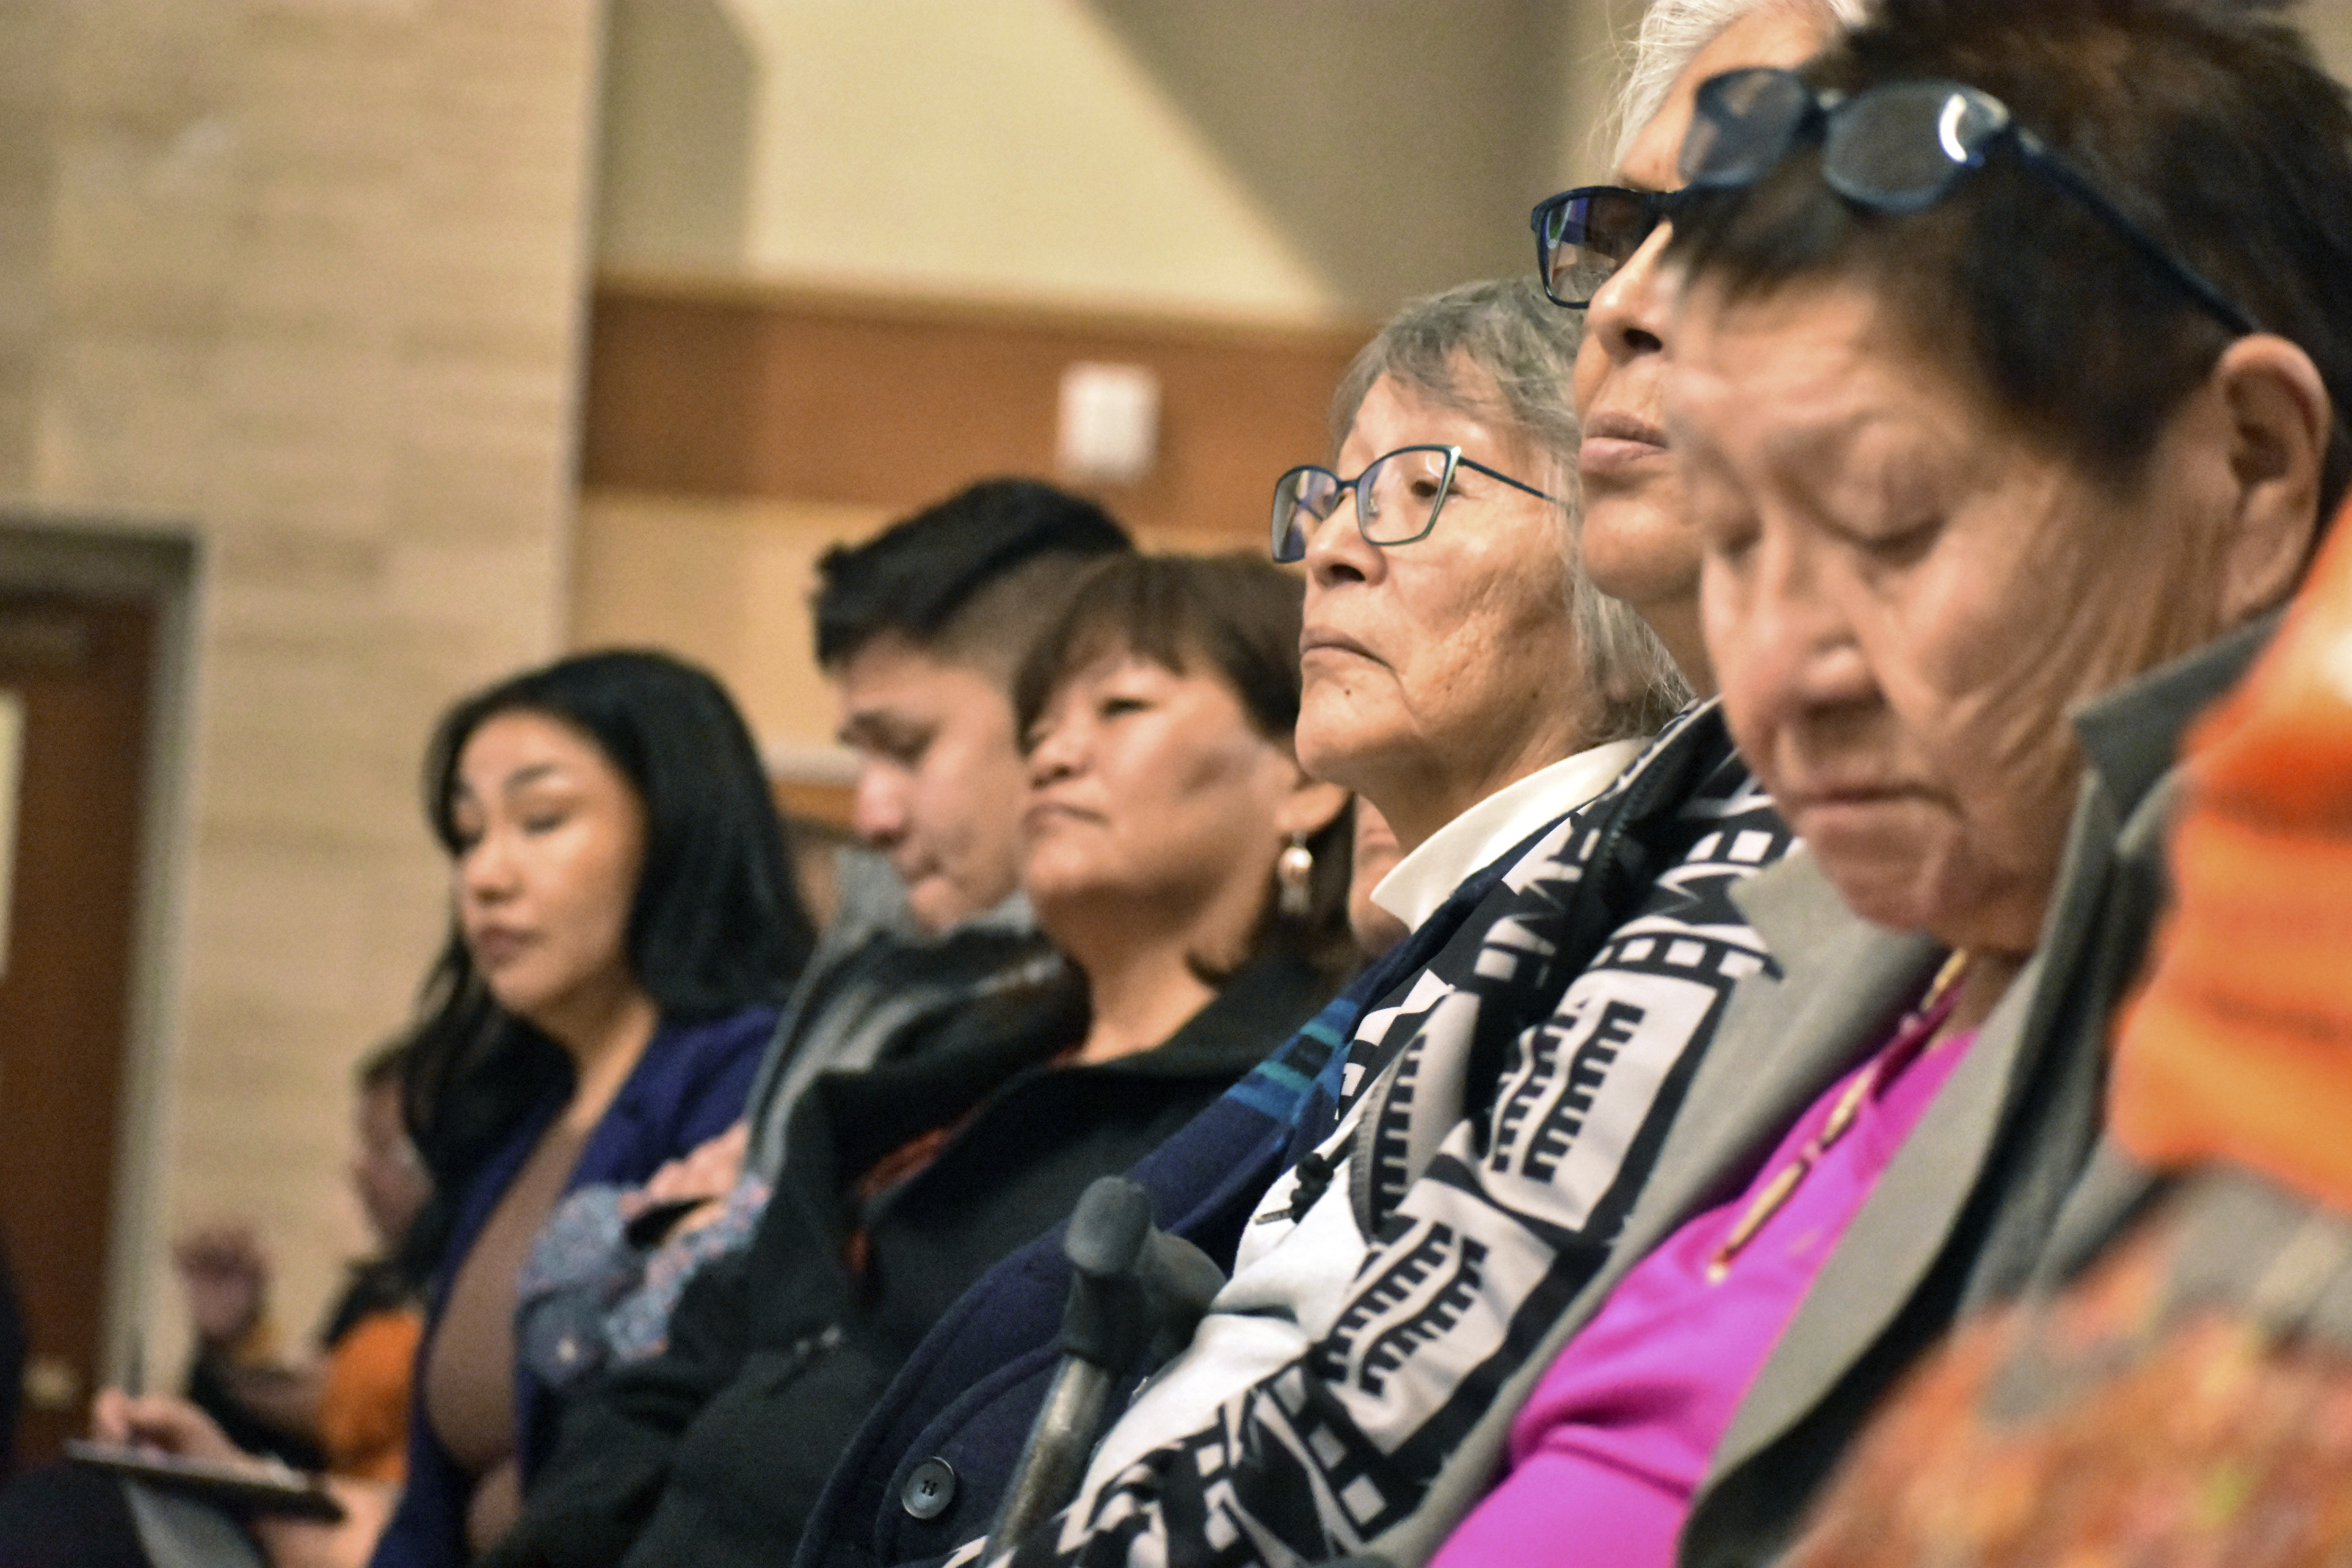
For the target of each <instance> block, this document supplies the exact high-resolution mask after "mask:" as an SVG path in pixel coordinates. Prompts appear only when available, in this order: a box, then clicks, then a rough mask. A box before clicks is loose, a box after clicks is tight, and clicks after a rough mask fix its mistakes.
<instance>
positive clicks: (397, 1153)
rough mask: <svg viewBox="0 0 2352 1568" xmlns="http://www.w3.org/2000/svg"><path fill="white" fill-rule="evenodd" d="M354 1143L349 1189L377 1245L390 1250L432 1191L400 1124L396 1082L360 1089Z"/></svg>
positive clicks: (394, 1249)
mask: <svg viewBox="0 0 2352 1568" xmlns="http://www.w3.org/2000/svg"><path fill="white" fill-rule="evenodd" d="M358 1122H359V1147H358V1149H357V1150H356V1151H355V1152H353V1153H352V1166H351V1177H352V1191H353V1192H355V1193H357V1194H359V1200H360V1208H361V1210H362V1212H363V1213H365V1214H366V1215H367V1222H368V1229H369V1230H370V1231H372V1232H373V1233H374V1236H375V1239H376V1246H377V1247H378V1248H379V1249H380V1250H382V1251H384V1252H393V1251H396V1250H397V1249H398V1248H399V1247H400V1243H401V1239H402V1238H403V1237H405V1236H406V1235H407V1234H408V1227H409V1226H410V1225H411V1224H412V1223H414V1222H415V1218H416V1216H417V1215H418V1214H419V1213H420V1212H421V1211H422V1210H423V1209H424V1207H425V1199H426V1198H428V1197H430V1196H432V1194H433V1183H432V1179H431V1178H430V1177H428V1176H426V1175H425V1163H424V1162H423V1161H421V1160H419V1159H418V1158H417V1157H416V1151H415V1148H413V1147H412V1146H411V1145H410V1144H409V1142H408V1130H407V1129H406V1128H405V1127H404V1126H402V1125H401V1120H400V1085H399V1084H398V1083H397V1082H396V1081H395V1082H392V1083H383V1084H377V1085H375V1086H374V1087H373V1088H370V1089H362V1090H361V1091H360V1100H359V1111H358Z"/></svg>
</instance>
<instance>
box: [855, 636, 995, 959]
mask: <svg viewBox="0 0 2352 1568" xmlns="http://www.w3.org/2000/svg"><path fill="white" fill-rule="evenodd" d="M839 689H840V695H841V726H840V731H839V733H840V737H841V741H842V743H843V744H844V745H846V746H848V747H849V748H850V749H851V750H853V751H855V752H856V753H857V794H856V804H855V806H854V808H853V814H852V818H851V821H852V826H854V827H855V828H856V832H857V836H858V837H860V838H861V839H863V840H865V841H866V843H867V844H869V845H871V846H872V847H875V848H877V849H878V850H880V851H882V853H884V854H885V855H887V856H888V857H889V858H890V863H891V864H892V865H893V866H894V867H896V868H898V875H899V877H900V879H903V880H904V881H905V883H906V884H907V902H908V908H909V909H910V910H912V912H913V914H914V917H915V920H916V921H917V922H918V923H919V924H920V925H921V926H922V927H923V928H924V929H925V930H927V931H944V930H946V929H947V928H948V927H950V926H951V925H954V924H956V923H957V922H958V921H965V920H969V919H971V917H972V916H974V915H977V914H981V913H982V912H984V911H985V910H990V909H992V908H993V907H994V906H996V905H997V904H999V903H1001V902H1003V900H1005V899H1006V898H1008V897H1010V896H1011V894H1012V892H1013V889H1014V887H1015V886H1016V885H1017V882H1018V879H1019V877H1020V873H1021V806H1022V801H1023V798H1024V795H1025V794H1026V792H1027V788H1028V782H1027V778H1026V775H1025V771H1024V768H1023V766H1022V762H1021V752H1020V748H1019V747H1018V746H1016V745H1015V744H1014V743H1013V704H1012V702H1011V700H1009V699H1008V698H1007V697H1006V696H1005V694H1004V692H1003V689H1001V688H1000V687H999V686H998V685H997V683H996V682H995V681H992V680H991V679H989V678H988V677H987V676H985V675H983V674H982V673H981V672H980V671H978V670H976V669H973V668H970V667H969V666H966V665H961V664H952V663H949V662H947V661H945V660H942V659H939V658H933V657H931V656H930V655H929V654H928V653H925V652H924V651H922V650H921V649H920V648H919V647H916V646H915V645H914V644H912V643H910V642H908V641H906V640H905V639H903V638H900V637H895V636H891V635H887V634H886V635H884V636H881V637H876V638H874V639H873V640H872V641H870V642H868V643H867V644H866V646H865V647H861V648H859V649H858V650H857V652H856V654H855V655H853V656H852V657H851V658H849V659H848V660H847V661H845V663H844V664H843V665H842V667H841V669H840V671H839Z"/></svg>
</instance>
